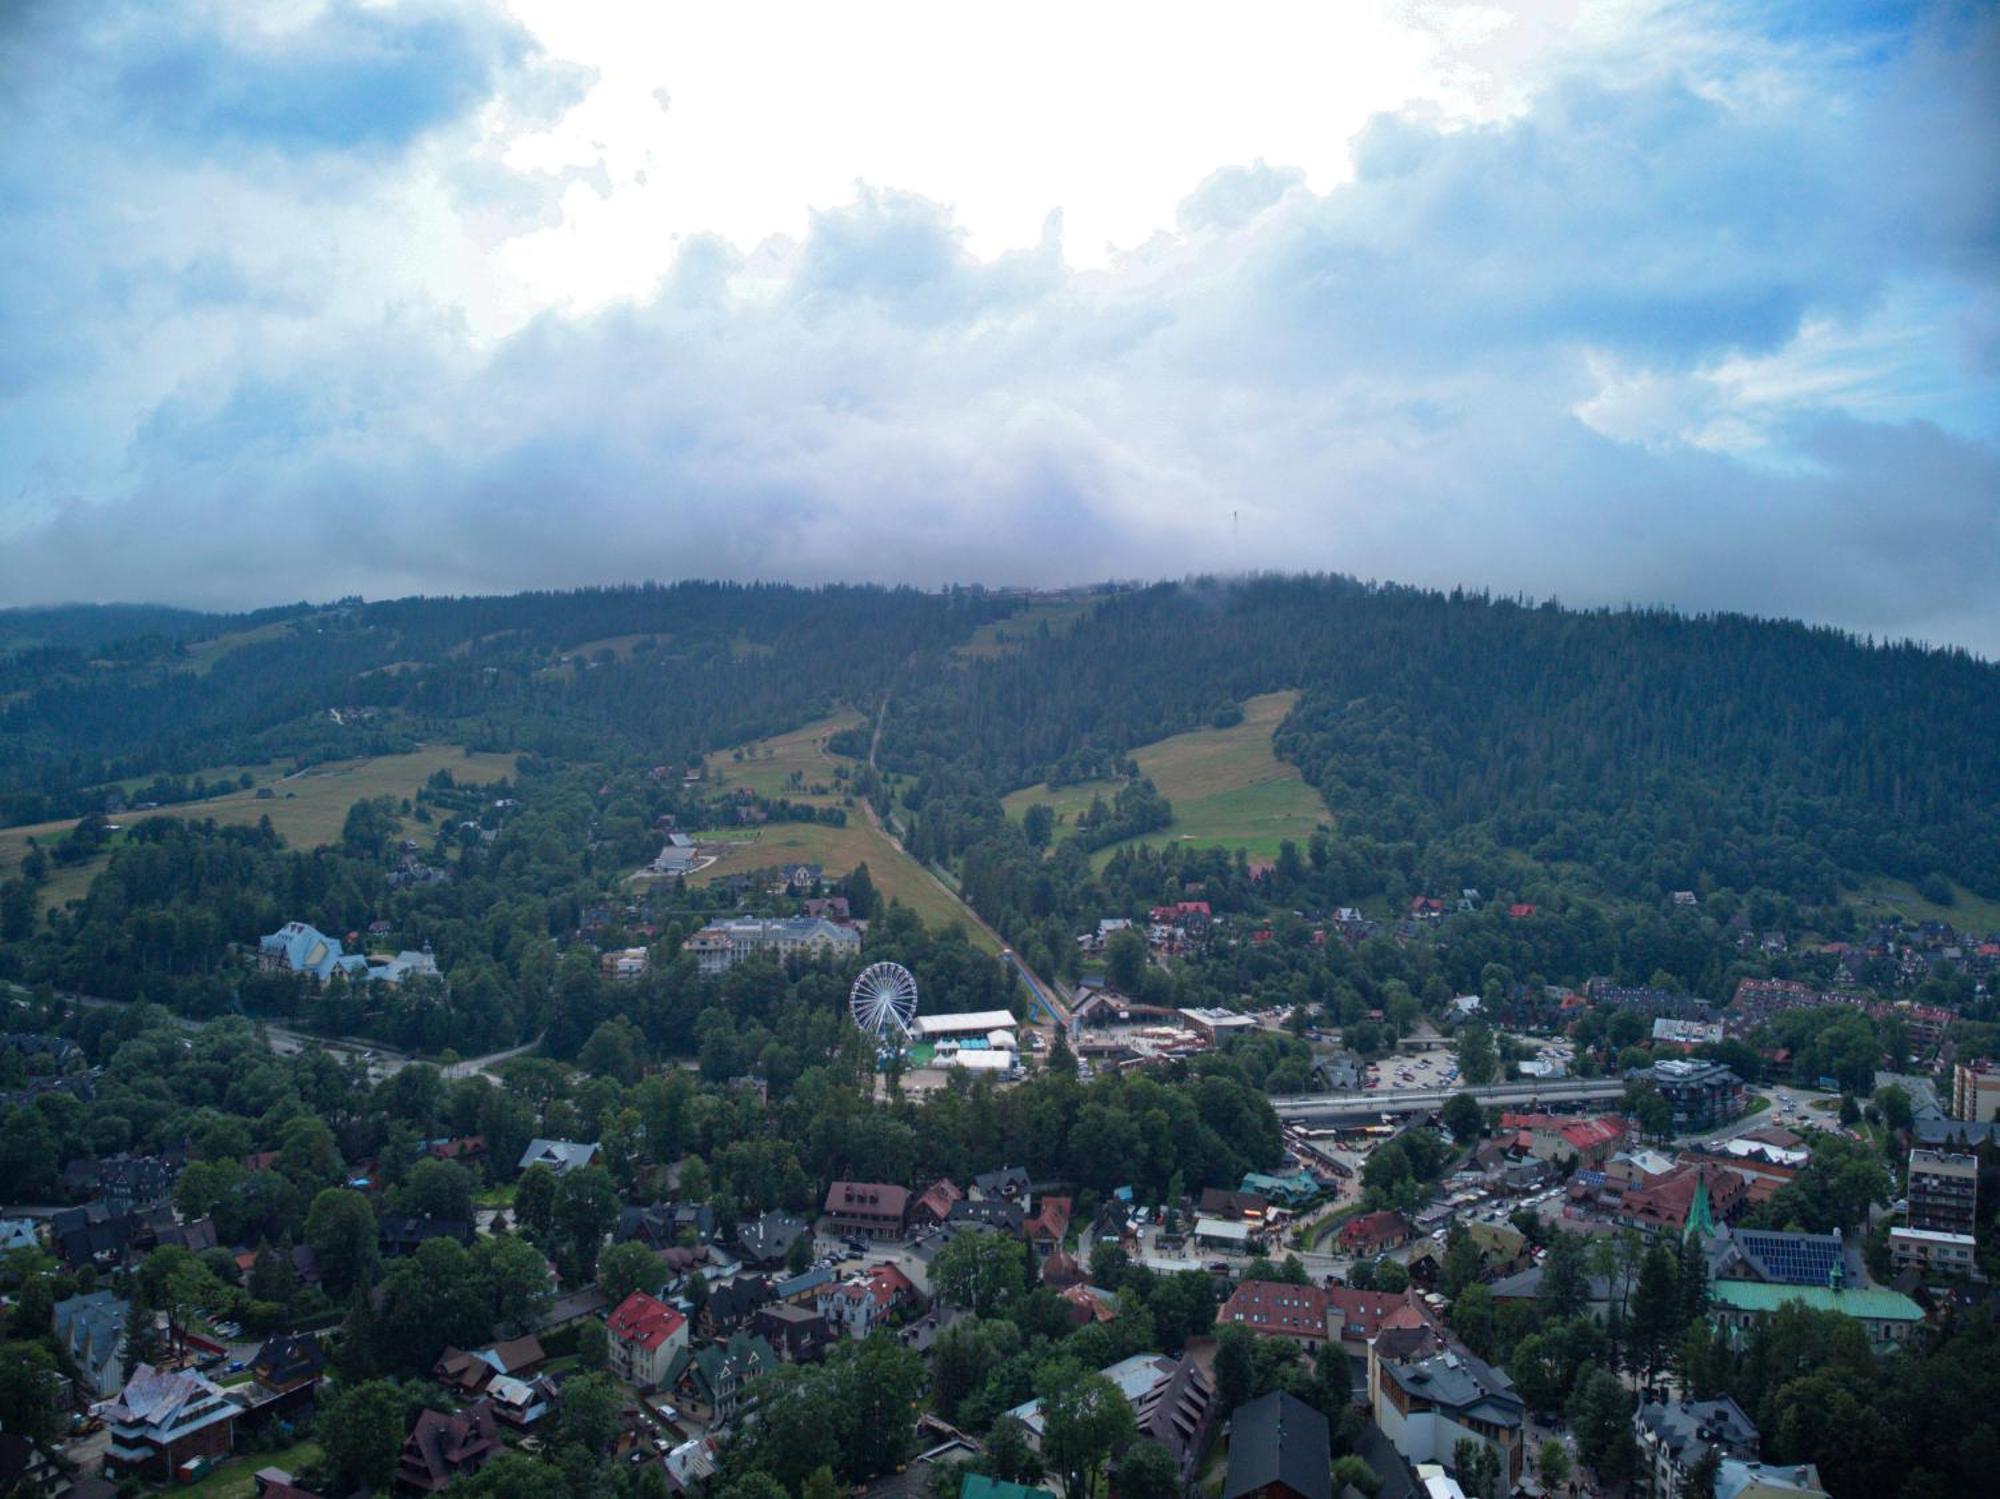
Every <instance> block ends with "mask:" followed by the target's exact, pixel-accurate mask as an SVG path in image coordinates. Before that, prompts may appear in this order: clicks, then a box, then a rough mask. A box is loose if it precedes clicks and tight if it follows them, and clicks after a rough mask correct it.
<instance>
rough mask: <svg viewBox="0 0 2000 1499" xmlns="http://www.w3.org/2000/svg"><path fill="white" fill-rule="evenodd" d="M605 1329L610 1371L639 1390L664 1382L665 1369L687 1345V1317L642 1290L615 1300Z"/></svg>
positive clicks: (655, 1386)
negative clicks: (608, 1347)
mask: <svg viewBox="0 0 2000 1499" xmlns="http://www.w3.org/2000/svg"><path fill="white" fill-rule="evenodd" d="M605 1330H606V1331H607V1332H608V1333H610V1335H611V1342H610V1348H611V1372H612V1373H613V1374H616V1375H617V1376H618V1377H619V1378H620V1379H622V1380H624V1381H625V1382H626V1383H628V1384H632V1385H636V1386H638V1387H639V1388H640V1389H642V1390H650V1389H655V1388H657V1387H658V1386H660V1385H662V1384H664V1383H666V1379H667V1371H668V1370H669V1369H670V1368H672V1367H673V1364H674V1361H675V1359H676V1358H678V1357H679V1356H680V1355H681V1354H682V1353H684V1352H686V1350H687V1346H688V1326H687V1318H686V1317H684V1316H682V1315H681V1313H680V1312H679V1311H677V1310H676V1309H675V1308H673V1307H670V1306H668V1305H667V1304H666V1303H665V1302H663V1301H658V1300H655V1299H654V1298H653V1297H651V1296H648V1295H647V1294H646V1293H645V1292H644V1291H634V1292H633V1293H632V1294H631V1295H630V1296H627V1297H626V1298H625V1299H624V1300H623V1301H621V1302H619V1303H618V1307H617V1310H615V1311H613V1312H612V1314H611V1315H610V1317H609V1318H607V1319H606V1321H605Z"/></svg>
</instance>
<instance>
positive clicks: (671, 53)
mask: <svg viewBox="0 0 2000 1499" xmlns="http://www.w3.org/2000/svg"><path fill="white" fill-rule="evenodd" d="M0 142H3V143H4V144H0V246H4V247H5V253H4V255H0V604H33V603H50V602H59V601H69V600H92V599H96V600H113V599H117V600H147V601H160V602H169V603H180V604H189V605H195V606H202V607H211V608H225V609H235V608H246V607H254V606H258V605H263V604H268V603H274V602H281V601H290V600H295V599H326V598H332V597H337V596H341V595H346V594H357V593H358V594H362V595H365V596H367V597H370V598H384V597H394V596H400V595H404V594H409V593H466V592H504V591H511V590H516V589H522V588H530V587H549V586H571V585H579V584H591V583H605V582H617V581H630V580H637V579H642V578H677V577H726V578H765V579H775V580H783V581H791V582H800V583H818V582H826V581H834V580H860V581H881V582H907V583H914V584H918V585H921V586H925V587H935V586H940V585H943V584H947V583H953V582H958V583H970V582H984V583H988V584H994V585H1001V584H1034V585H1060V584H1067V583H1082V582H1090V581H1094V580H1098V579H1104V578H1141V577H1176V576H1182V575H1186V574H1189V573H1197V572H1222V573H1234V572H1242V571H1250V570H1261V569H1287V570H1297V569H1314V570H1327V571H1337V572H1343V573H1350V574H1354V575H1357V576H1361V577H1368V578H1380V579H1392V580H1396V581H1400V582H1408V583H1418V584H1426V585H1434V586H1442V587H1451V586H1466V587H1474V588H1485V589H1490V590H1492V591H1495V592H1499V593H1506V594H1529V595H1533V596H1536V597H1543V598H1547V597H1553V598H1557V599H1559V600H1561V601H1563V602H1565V603H1574V604H1612V605H1618V604H1627V603H1633V604H1659V603H1664V604H1671V605H1675V606H1678V607H1682V608H1686V609H1694V610H1711V609H1735V610H1745V611H1749V612H1753V613H1758V614H1778V615H1787V616H1794V617H1800V618H1805V619H1809V620H1813V621H1815V622H1824V623H1831V624H1836V625H1840V626H1843V627H1846V628H1849V629H1852V630H1855V631H1857V632H1862V633H1866V634H1870V635H1874V636H1876V637H1878V638H1879V637H1885V636H1887V637H1896V638H1903V637H1914V638H1919V639H1924V640H1929V641H1933V642H1938V643H1950V644H1956V645H1962V646H1965V647H1968V648H1970V649H1972V650H1975V651H1978V652H1980V653H1982V654H1985V655H1988V656H2000V596H1996V588H2000V5H1995V4H1991V3H1989V4H1970V3H1937V4H1908V5H1904V4H1895V3H1863V0H1785V3H1773V4H1768V5H1759V4H1752V3H1728V4H1719V3H1718V4H1706V3H1685V4H1682V3H1676V4H1667V3H1658V0H1609V3H1602V4H1592V3H1581V0H1523V3H1520V4H1511V5H1509V4H1486V3H1479V4H1458V3H1451V0H1343V3H1341V4H1337V5H1328V4H1325V3H1323V0H1322V3H1318V4H1310V5H1275V4H1260V3H1255V0H1238V3H1234V4H1231V5H1228V6H1218V5H1214V4H1212V3H1210V4H1204V5H1191V6H1186V7H1180V6H1175V5H1171V4H1161V3H1158V0H1155V3H1151V4H1143V5H1141V4H1125V3H1122V0H1101V3H1095V4H1091V5H1084V6H1079V5H1076V4H1074V3H1070V4H1065V5H1055V4H1042V3H1039V0H1015V3H1011V4H1008V5H1005V6H985V5H974V4H965V5H944V6H941V5H937V4H935V3H934V0H933V3H929V4H907V5H906V4H899V3H871V0H856V3H853V4H850V5H844V6H829V5H825V4H812V5H796V6H795V5H781V4H764V3H748V0H746V3H742V4H734V5H725V6H716V5H695V4H681V3H665V0H663V3H658V4H649V5H632V4H629V3H617V4H612V3H605V4H598V3H590V0H508V3H500V0H494V3H490V4H482V3H476V0H452V3H444V0H400V3H364V0H324V3H322V0H256V3H243V4H222V3H208V0H187V3H183V4H181V5H178V6H174V7H161V6H157V5H153V4H148V3H129V4H127V3H118V0H93V3H92V4H89V5H77V4H71V3H66V0H28V3H15V4H11V5H5V6H0Z"/></svg>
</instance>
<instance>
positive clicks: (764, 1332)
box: [750, 1301, 833, 1364]
mask: <svg viewBox="0 0 2000 1499" xmlns="http://www.w3.org/2000/svg"><path fill="white" fill-rule="evenodd" d="M750 1330H751V1331H752V1332H754V1333H755V1334H756V1335H757V1336H758V1337H760V1338H762V1339H763V1340H764V1341H765V1342H767V1343H769V1344H770V1345H771V1347H772V1349H773V1350H774V1351H775V1352H776V1353H777V1355H778V1357H779V1358H781V1359H783V1360H784V1361H785V1362H786V1363H788V1364H803V1363H809V1362H811V1361H812V1360H813V1359H816V1358H818V1357H819V1356H820V1355H821V1354H822V1353H824V1352H825V1351H826V1348H827V1345H828V1344H829V1343H831V1342H832V1341H833V1332H832V1329H830V1328H829V1327H828V1326H827V1325H826V1318H824V1317H822V1316H821V1315H820V1314H819V1313H818V1312H817V1311H816V1310H814V1309H813V1308H811V1307H803V1306H793V1305H791V1304H790V1303H788V1302H782V1301H781V1302H779V1303H777V1304H776V1305H775V1306H762V1307H759V1308H758V1309H757V1314H756V1315H755V1316H754V1317H752V1318H751V1319H750Z"/></svg>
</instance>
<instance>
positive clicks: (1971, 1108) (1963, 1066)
mask: <svg viewBox="0 0 2000 1499" xmlns="http://www.w3.org/2000/svg"><path fill="white" fill-rule="evenodd" d="M1951 1117H1952V1118H1954V1119H1976V1120H1979V1121H1980V1122H1982V1123H1985V1122H1989V1121H1992V1120H1995V1119H2000V1066H1996V1065H1995V1064H1994V1063H1992V1062H1989V1061H1984V1060H1981V1061H1976V1062H1960V1063H1958V1064H1957V1065H1956V1066H1955V1067H1953V1068H1952V1069H1951Z"/></svg>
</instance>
